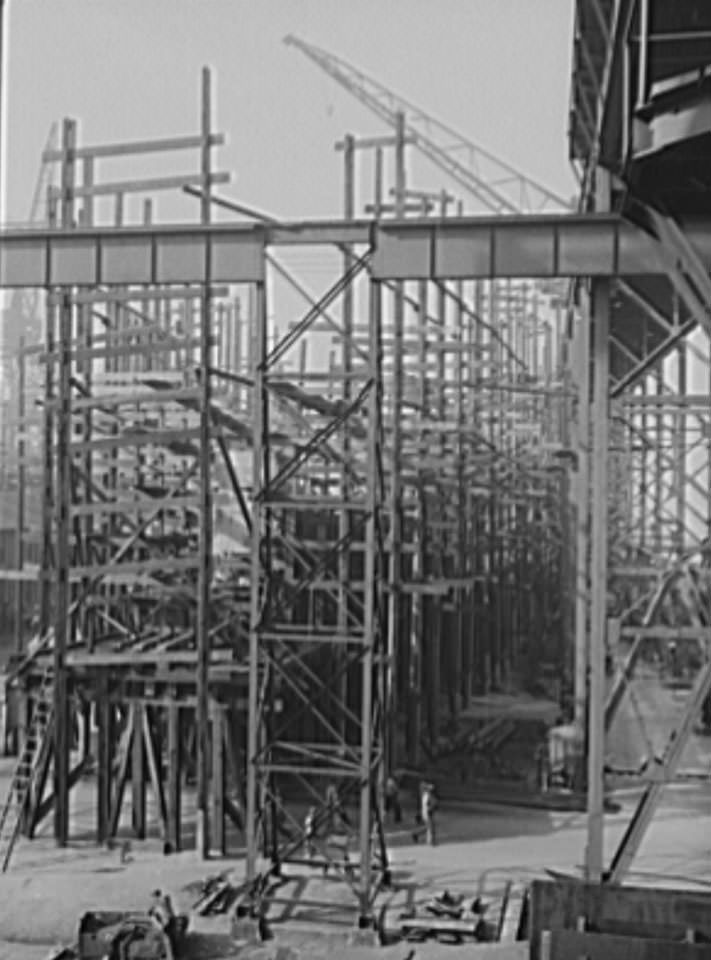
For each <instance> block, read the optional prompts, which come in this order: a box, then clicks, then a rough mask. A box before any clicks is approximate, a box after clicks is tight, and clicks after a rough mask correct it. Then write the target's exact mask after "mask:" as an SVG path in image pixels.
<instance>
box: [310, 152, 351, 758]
mask: <svg viewBox="0 0 711 960" xmlns="http://www.w3.org/2000/svg"><path fill="white" fill-rule="evenodd" d="M343 174H344V182H343V216H344V218H345V219H346V220H352V219H353V218H354V217H355V138H354V137H352V136H351V135H350V134H348V135H347V136H346V137H344V139H343ZM354 262H355V257H354V256H353V252H352V250H351V248H350V247H349V246H346V247H344V251H343V273H344V274H347V273H349V272H350V270H351V269H352V268H353V264H354ZM342 323H343V345H342V351H343V352H342V377H343V379H342V390H341V396H342V399H343V403H344V404H345V405H346V406H348V405H350V403H351V400H352V395H353V391H352V380H351V372H352V369H353V287H352V285H351V284H350V283H349V284H347V286H346V288H345V290H344V291H343V305H342ZM301 347H302V351H301V355H300V365H301V369H302V371H304V372H305V371H306V340H304V341H303V342H302V344H301ZM302 383H303V381H302ZM342 436H343V442H342V447H341V450H342V453H343V466H342V467H341V497H342V499H343V502H344V503H347V502H348V500H349V497H350V492H351V491H350V482H349V470H350V459H351V436H350V424H349V423H348V421H346V422H345V423H344V424H343V434H342ZM349 532H350V517H349V511H348V509H347V508H345V507H344V509H343V510H341V511H340V512H339V514H338V539H339V541H340V542H341V543H346V538H347V537H348V534H349ZM350 568H351V564H350V551H349V550H348V549H347V548H344V549H343V550H341V551H340V552H339V555H338V613H337V622H338V632H339V633H340V634H342V635H343V634H345V633H347V630H348V582H349V579H350V575H351V569H350ZM339 659H340V661H341V662H340V663H339V669H341V670H342V675H341V681H340V682H341V698H342V702H343V703H348V669H347V666H346V665H347V663H348V652H347V651H346V650H344V651H342V654H341V656H340V658H339ZM342 726H343V728H342V730H341V735H342V736H343V738H344V740H345V739H346V737H347V730H346V729H345V728H346V726H347V719H346V714H345V712H344V713H343V714H342Z"/></svg>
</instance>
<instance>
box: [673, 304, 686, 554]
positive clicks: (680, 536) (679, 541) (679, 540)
mask: <svg viewBox="0 0 711 960" xmlns="http://www.w3.org/2000/svg"><path fill="white" fill-rule="evenodd" d="M675 299H676V298H675ZM676 312H677V310H676V309H675V313H676ZM675 319H676V320H678V317H675ZM676 357H677V383H678V391H677V392H678V394H679V406H678V408H677V411H676V416H675V417H674V420H675V424H674V493H675V496H676V531H675V537H674V540H675V546H676V549H677V550H678V551H679V552H680V553H682V552H683V550H684V540H685V536H684V531H685V529H686V411H685V409H684V404H685V403H686V401H685V399H684V398H685V396H686V389H687V382H686V381H687V377H686V343H685V342H684V341H682V342H681V343H680V344H679V345H678V346H677V348H676Z"/></svg>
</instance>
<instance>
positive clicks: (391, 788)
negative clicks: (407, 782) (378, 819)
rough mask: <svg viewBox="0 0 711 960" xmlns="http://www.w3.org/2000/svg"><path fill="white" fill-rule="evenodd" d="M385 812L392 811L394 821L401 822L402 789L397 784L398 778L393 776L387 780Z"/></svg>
mask: <svg viewBox="0 0 711 960" xmlns="http://www.w3.org/2000/svg"><path fill="white" fill-rule="evenodd" d="M385 813H392V815H393V822H394V823H400V821H401V820H402V806H401V805H400V789H399V787H398V785H397V780H396V779H395V777H393V776H389V777H388V779H387V780H386V781H385Z"/></svg>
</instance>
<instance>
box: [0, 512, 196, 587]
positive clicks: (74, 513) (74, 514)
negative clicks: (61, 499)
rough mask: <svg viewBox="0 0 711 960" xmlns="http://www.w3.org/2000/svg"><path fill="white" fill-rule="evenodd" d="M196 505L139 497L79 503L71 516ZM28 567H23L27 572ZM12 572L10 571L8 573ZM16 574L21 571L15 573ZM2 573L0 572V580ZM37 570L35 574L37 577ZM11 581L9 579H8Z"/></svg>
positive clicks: (106, 514)
mask: <svg viewBox="0 0 711 960" xmlns="http://www.w3.org/2000/svg"><path fill="white" fill-rule="evenodd" d="M197 504H198V497H197V496H185V497H139V498H137V499H135V500H114V501H112V502H107V503H81V504H76V505H74V506H72V508H71V516H73V517H87V516H96V515H97V514H99V515H102V514H103V515H105V516H108V515H110V514H115V513H140V512H142V511H143V512H145V513H151V512H152V511H154V510H185V509H187V508H188V507H193V508H194V507H196V506H197ZM27 569H28V567H27V566H26V567H25V570H27ZM8 572H10V573H11V572H12V571H8ZM15 572H17V573H19V572H21V571H15ZM2 573H3V571H2V570H0V578H2ZM38 573H39V568H38V570H37V571H36V573H35V576H37V575H38ZM8 579H11V578H8Z"/></svg>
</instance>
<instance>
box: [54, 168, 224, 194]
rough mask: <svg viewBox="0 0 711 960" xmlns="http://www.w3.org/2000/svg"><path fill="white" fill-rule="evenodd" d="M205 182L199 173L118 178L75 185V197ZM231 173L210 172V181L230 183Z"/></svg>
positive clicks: (171, 188) (179, 186)
mask: <svg viewBox="0 0 711 960" xmlns="http://www.w3.org/2000/svg"><path fill="white" fill-rule="evenodd" d="M202 182H203V179H202V176H201V175H200V174H199V173H182V174H181V173H178V174H172V175H171V176H169V177H145V178H144V179H143V180H117V181H114V182H112V183H97V184H95V185H94V186H93V187H74V189H73V191H72V192H73V194H74V196H75V197H106V196H113V195H114V194H117V193H118V194H121V195H124V194H127V193H152V192H153V191H154V190H180V189H181V188H182V187H187V186H196V185H198V184H201V183H202ZM229 182H230V174H229V173H228V172H227V171H219V172H217V173H212V174H210V183H213V184H217V183H229Z"/></svg>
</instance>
